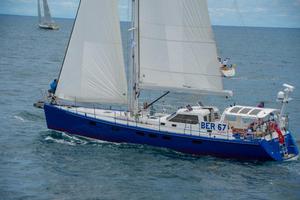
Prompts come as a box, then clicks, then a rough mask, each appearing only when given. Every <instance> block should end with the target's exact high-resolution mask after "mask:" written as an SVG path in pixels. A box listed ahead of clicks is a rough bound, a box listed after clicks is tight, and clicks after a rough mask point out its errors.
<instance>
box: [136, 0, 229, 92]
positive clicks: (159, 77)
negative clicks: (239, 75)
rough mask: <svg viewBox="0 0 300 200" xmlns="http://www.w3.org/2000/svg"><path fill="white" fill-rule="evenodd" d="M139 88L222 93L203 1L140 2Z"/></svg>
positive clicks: (214, 44)
mask: <svg viewBox="0 0 300 200" xmlns="http://www.w3.org/2000/svg"><path fill="white" fill-rule="evenodd" d="M139 20H140V21H139V30H140V39H139V46H140V48H139V51H140V60H139V62H140V86H141V87H142V88H152V89H155V88H156V89H168V90H169V89H171V90H172V89H173V90H176V91H180V90H182V91H185V92H197V93H198V92H200V93H201V92H222V91H223V84H222V78H221V74H220V70H219V68H220V64H219V62H218V60H217V49H216V43H215V40H214V36H213V32H212V28H211V24H210V19H209V15H208V8H207V2H206V0H164V1H161V0H151V1H150V0H140V12H139Z"/></svg>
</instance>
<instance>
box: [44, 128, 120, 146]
mask: <svg viewBox="0 0 300 200" xmlns="http://www.w3.org/2000/svg"><path fill="white" fill-rule="evenodd" d="M47 132H48V134H47V135H46V136H45V139H44V140H45V141H47V142H53V143H59V144H67V145H71V146H75V145H99V144H101V145H102V144H114V145H120V144H119V143H113V142H107V141H101V140H94V139H90V138H85V137H80V136H74V135H69V134H67V133H63V132H57V131H47ZM49 132H50V134H49Z"/></svg>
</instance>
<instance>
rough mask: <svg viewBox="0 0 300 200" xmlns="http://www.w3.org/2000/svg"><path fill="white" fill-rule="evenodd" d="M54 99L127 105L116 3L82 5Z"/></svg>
mask: <svg viewBox="0 0 300 200" xmlns="http://www.w3.org/2000/svg"><path fill="white" fill-rule="evenodd" d="M55 94H56V96H57V97H59V98H62V99H66V100H75V101H78V102H96V103H120V104H122V103H127V81H126V76H125V67H124V58H123V52H122V42H121V32H120V21H119V15H118V2H117V0H88V1H81V3H80V6H79V10H78V14H77V18H76V21H75V25H74V29H73V33H72V36H71V40H70V43H69V46H68V50H67V54H66V57H65V60H64V63H63V67H62V71H61V74H60V78H59V82H58V86H57V90H56V93H55Z"/></svg>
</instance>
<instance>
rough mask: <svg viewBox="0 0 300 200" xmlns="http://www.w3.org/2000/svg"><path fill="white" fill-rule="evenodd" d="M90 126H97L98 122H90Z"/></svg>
mask: <svg viewBox="0 0 300 200" xmlns="http://www.w3.org/2000/svg"><path fill="white" fill-rule="evenodd" d="M89 124H90V125H91V126H96V124H97V123H96V122H94V121H89Z"/></svg>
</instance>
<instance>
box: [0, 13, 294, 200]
mask: <svg viewBox="0 0 300 200" xmlns="http://www.w3.org/2000/svg"><path fill="white" fill-rule="evenodd" d="M57 22H58V23H59V25H60V26H61V29H60V30H59V31H46V30H41V29H38V28H37V19H36V18H34V17H20V16H5V15H0V199H3V200H10V199H28V200H35V199H37V200H43V199H72V200H73V199H80V200H81V199H272V200H275V199H300V161H294V162H285V163H277V162H263V163H261V162H245V161H243V162H242V161H236V160H228V159H219V158H213V157H193V156H189V155H184V154H180V153H176V152H174V151H170V150H166V149H159V148H154V147H149V146H143V145H130V144H113V143H106V142H94V141H88V140H84V139H79V138H77V137H71V136H69V135H67V134H64V133H59V132H55V131H51V130H48V129H47V128H46V123H45V118H44V114H43V112H42V110H38V109H35V108H33V107H32V104H33V103H34V102H35V101H36V100H38V99H39V98H41V96H42V95H41V91H43V90H47V89H48V85H49V83H50V82H51V80H52V79H54V78H55V77H57V75H58V72H59V69H60V66H61V62H62V60H63V56H64V52H65V48H66V45H67V42H68V38H69V34H70V30H71V27H72V22H73V20H63V19H61V20H57ZM121 26H122V30H123V31H122V33H123V36H124V38H126V34H127V30H126V27H127V24H122V25H121ZM214 32H215V37H216V40H217V44H218V50H219V53H220V55H221V56H222V57H230V58H231V60H232V62H233V63H236V64H237V66H238V67H237V77H235V78H232V79H226V80H224V87H225V88H226V89H231V90H233V91H234V93H235V96H234V97H233V98H231V99H225V98H221V97H200V96H197V95H184V94H179V93H178V94H170V95H169V96H167V97H166V98H165V99H164V100H163V101H160V102H159V103H158V104H157V105H156V109H157V110H160V109H162V108H165V109H167V110H168V111H169V112H172V111H174V110H176V109H177V108H178V107H180V106H184V105H187V104H195V103H197V102H198V101H199V100H202V101H203V102H204V103H205V104H214V105H217V106H219V107H220V108H224V107H226V106H228V105H230V104H233V103H235V102H236V103H237V104H245V105H256V104H258V103H259V102H260V101H265V102H266V106H267V107H278V106H279V105H278V104H277V103H276V101H275V99H276V94H277V91H278V90H279V89H281V85H282V84H283V83H289V84H292V85H294V86H296V90H295V92H294V93H293V98H294V100H293V101H292V102H291V103H290V104H289V106H288V112H289V113H290V128H291V130H292V132H293V133H294V136H295V138H296V140H297V141H298V145H299V140H300V114H299V112H300V106H299V105H300V104H299V101H300V80H299V77H300V66H299V63H300V62H299V57H300V30H299V29H279V28H240V27H214ZM124 47H125V51H126V49H127V48H126V47H128V45H127V43H126V41H125V42H124ZM159 94H160V93H159V92H157V93H150V92H149V91H145V92H143V94H142V100H147V99H154V98H155V97H156V96H157V95H159ZM299 146H300V145H299ZM237 151H238V149H237Z"/></svg>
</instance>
